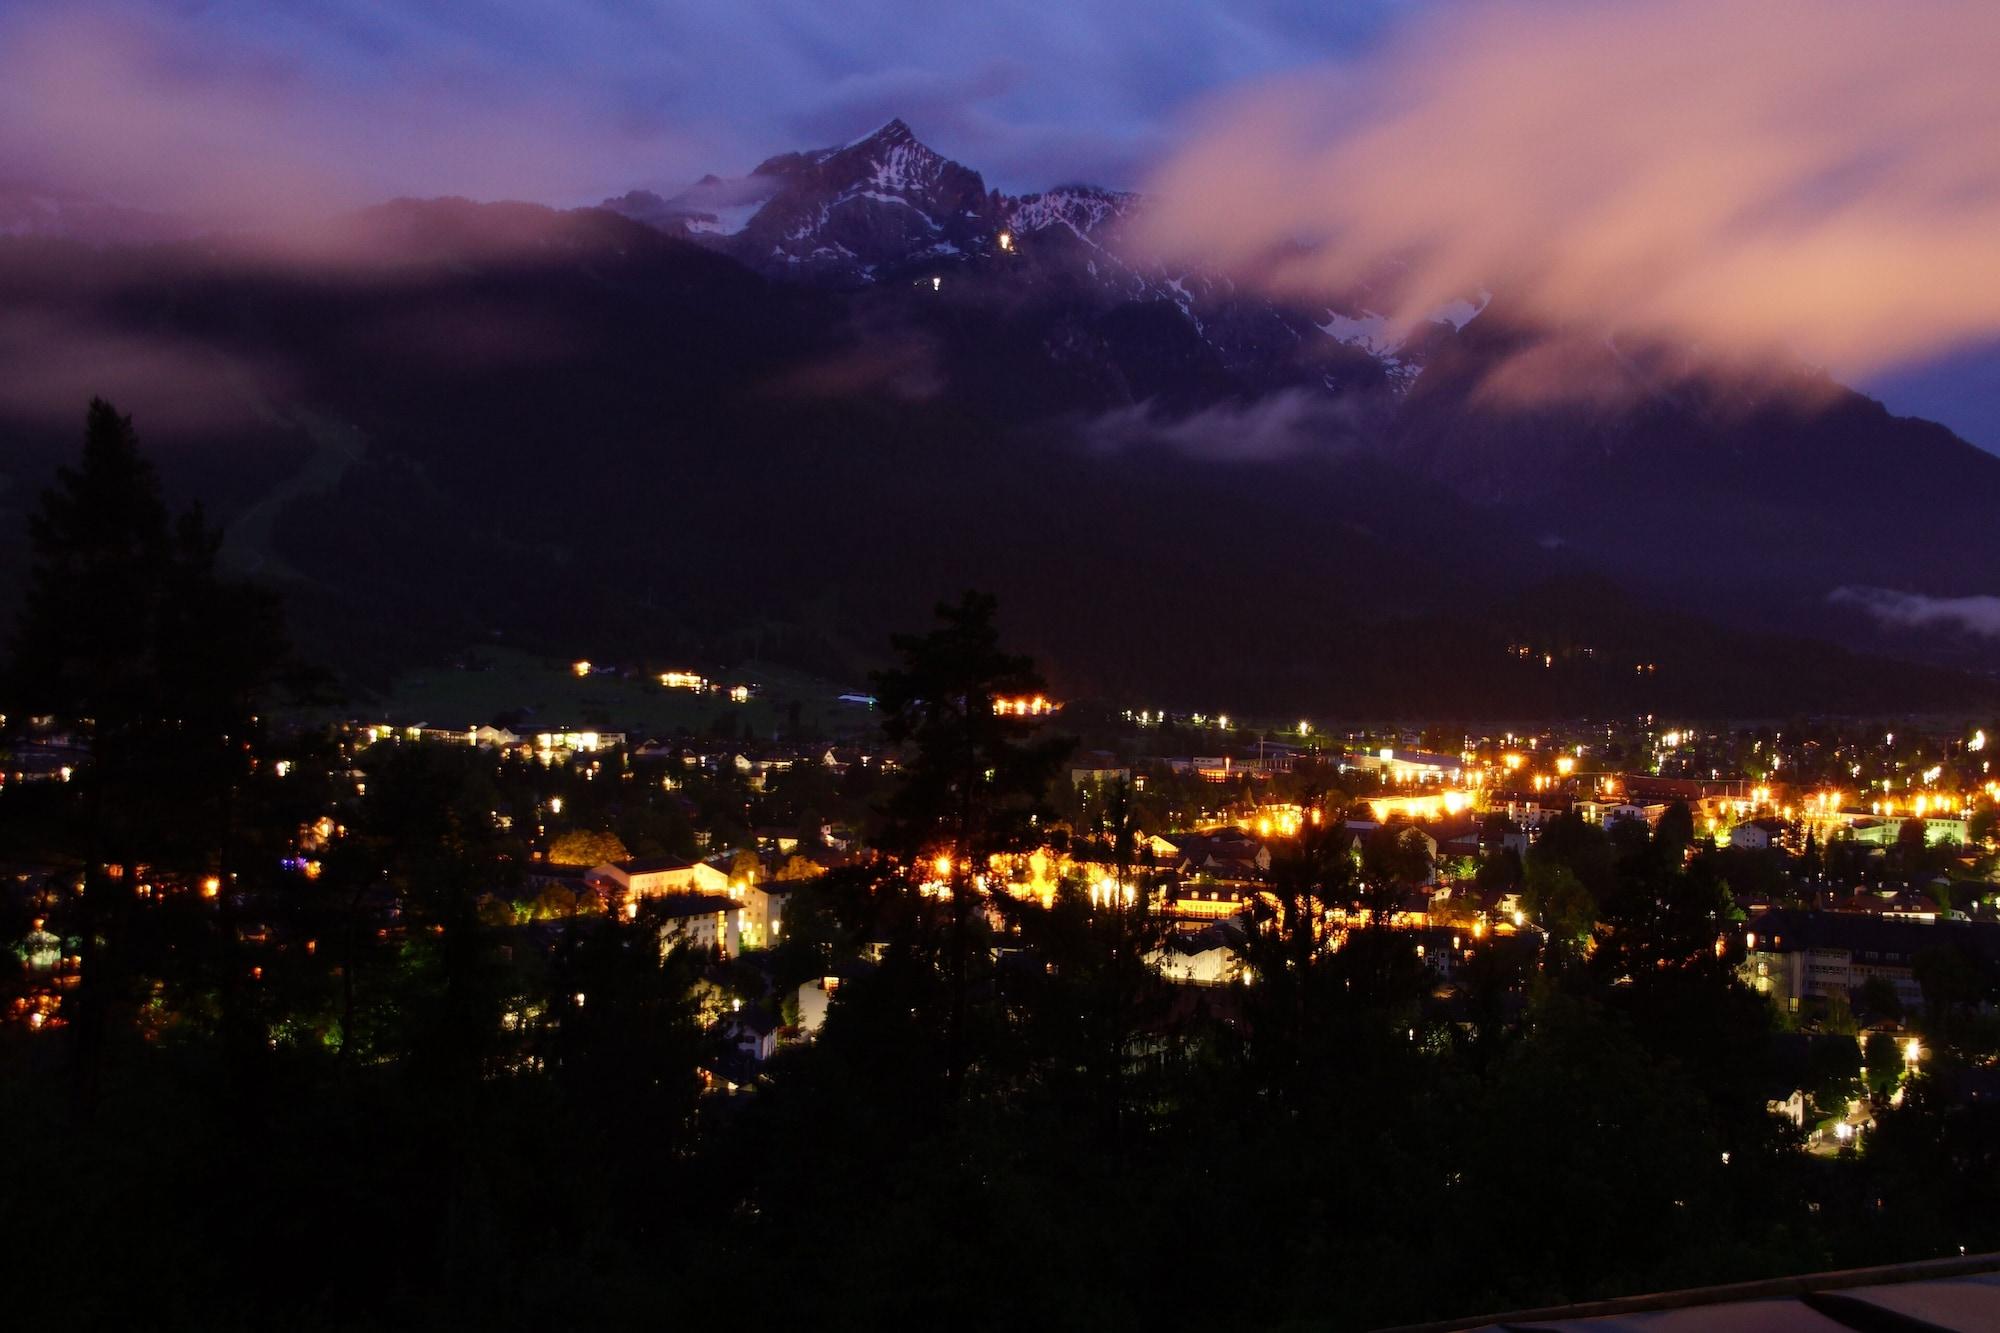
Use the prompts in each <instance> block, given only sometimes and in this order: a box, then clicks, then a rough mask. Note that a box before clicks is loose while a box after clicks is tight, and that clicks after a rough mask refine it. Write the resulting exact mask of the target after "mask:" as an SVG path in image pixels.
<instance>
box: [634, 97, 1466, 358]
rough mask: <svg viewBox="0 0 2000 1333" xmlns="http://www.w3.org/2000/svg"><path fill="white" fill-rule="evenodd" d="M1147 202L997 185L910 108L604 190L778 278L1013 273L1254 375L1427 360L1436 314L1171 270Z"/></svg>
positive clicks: (1050, 299)
mask: <svg viewBox="0 0 2000 1333" xmlns="http://www.w3.org/2000/svg"><path fill="white" fill-rule="evenodd" d="M1144 206H1145V202H1144V200H1143V199H1141V198H1140V197H1139V196H1138V195H1135V194H1132V193H1129V192H1126V191H1120V190H1107V189H1102V188H1100V187H1097V186H1093V185H1085V184H1069V185H1060V186H1057V187H1055V188H1053V189H1049V190H1044V191H1040V192H1038V193H1033V194H1025V195H1018V196H1008V195H1002V194H1000V193H998V192H989V191H988V190H987V188H986V184H985V182H984V181H983V180H982V179H981V178H980V175H979V173H978V172H976V171H974V170H972V169H971V168H969V167H966V166H962V165H960V164H959V163H957V162H954V161H952V160H951V159H950V158H948V157H945V156H944V155H943V154H941V153H939V152H937V151H935V150H934V149H932V148H930V147H929V146H927V145H926V144H924V143H923V142H922V141H921V140H919V139H918V138H917V136H916V134H915V132H914V131H912V130H911V128H910V127H909V125H908V124H906V123H905V122H903V121H902V120H900V119H897V120H891V121H889V122H888V123H887V124H885V125H883V126H881V127H880V128H879V129H877V130H875V131H874V132H873V133H871V134H866V135H863V136H862V137H861V138H859V139H855V140H852V141H850V142H848V143H844V144H840V145H838V146H835V147H832V148H819V149H811V150H807V151H804V152H792V153H780V154H778V155H777V156H775V157H771V158H767V159H766V160H765V161H763V162H761V163H759V164H758V165H757V167H756V168H755V169H754V170H753V171H751V173H750V174H749V175H748V176H744V177H739V178H737V179H735V180H721V179H718V178H716V177H714V176H708V177H704V178H703V179H702V180H700V181H698V182H696V183H695V184H694V185H692V186H690V187H688V188H687V189H686V190H684V191H682V192H681V193H679V194H677V195H675V196H673V197H672V198H670V199H662V198H661V197H660V196H658V195H655V194H649V193H646V192H643V191H634V192H633V193H631V194H628V195H626V196H624V197H623V198H620V199H614V200H606V201H605V207H607V208H609V209H612V210H613V211H615V212H619V213H623V214H625V215H626V216H627V217H630V218H633V219H635V220H637V221H640V222H645V223H648V224H650V225H653V226H656V227H659V228H661V229H663V230H667V231H671V232H674V233H675V234H677V235H680V236H684V237H686V238H688V239H690V240H693V241H696V242H698V243H700V244H702V245H707V246H710V247H713V248H715V249H719V250H722V251H724V252H725V253H727V254H729V255H731V256H732V257H734V258H736V259H737V260H739V261H741V262H742V263H744V264H746V265H748V266H749V267H750V268H753V269H755V270H757V271H758V272H760V273H763V274H764V275H766V276H767V277H772V278H778V279H781V280H789V281H807V282H813V283H818V284H825V285H829V286H836V287H867V286H871V285H875V284H879V283H884V282H888V281H893V280H897V279H907V278H910V277H912V276H915V277H932V278H941V277H942V275H943V273H944V272H945V271H948V270H950V269H952V268H969V269H971V270H975V271H978V272H980V273H981V274H983V276H984V279H985V280H987V281H989V282H990V281H992V280H993V279H995V278H997V277H998V276H999V275H1000V274H1001V273H1003V272H1004V273H1005V274H1006V275H1007V276H1006V278H1005V279H1004V281H1005V282H1006V283H1007V284H1008V285H1009V286H1010V287H1012V288H1014V289H1016V290H1017V292H1018V293H1019V294H1020V295H1022V296H1025V297H1026V298H1027V299H1028V300H1030V301H1031V302H1033V301H1041V302H1044V303H1054V304H1060V305H1066V306H1074V307H1076V308H1078V309H1083V308H1089V309H1093V310H1095V311H1097V312H1098V313H1100V314H1108V313H1109V312H1111V311H1113V310H1117V309H1121V308H1126V309H1129V308H1146V309H1149V310H1151V311H1153V312H1154V315H1153V316H1148V317H1149V318H1151V317H1154V316H1157V315H1158V314H1159V313H1161V312H1164V311H1171V312H1172V315H1173V317H1174V318H1176V319H1177V320H1178V321H1179V322H1180V323H1181V324H1182V325H1183V326H1184V328H1185V329H1186V330H1187V331H1189V332H1191V334H1192V336H1193V337H1194V338H1195V339H1196V340H1198V341H1199V342H1200V343H1202V344H1204V345H1205V346H1206V347H1207V348H1208V349H1210V353H1211V354H1212V355H1214V356H1215V357H1217V358H1218V359H1219V360H1220V361H1221V362H1222V364H1223V365H1225V366H1226V367H1227V368H1228V369H1229V370H1230V372H1231V373H1232V374H1236V375H1238V376H1239V377H1242V378H1244V379H1245V380H1246V382H1259V383H1261V382H1263V381H1264V380H1266V379H1269V378H1271V377H1272V376H1277V377H1278V378H1279V379H1287V378H1293V379H1295V378H1299V377H1304V378H1306V379H1308V380H1310V381H1311V382H1313V383H1318V384H1324V385H1325V387H1327V388H1329V389H1338V388H1340V387H1342V386H1344V385H1347V384H1350V383H1352V382H1354V381H1355V380H1356V378H1357V377H1359V378H1361V379H1363V380H1367V379H1375V380H1380V381H1385V382H1387V383H1389V384H1391V385H1392V386H1395V387H1398V388H1402V387H1407V385H1408V384H1409V383H1410V382H1411V381H1412V380H1413V379H1414V377H1415V375H1416V373H1417V372H1418V370H1419V369H1420V367H1421V365H1422V364H1423V362H1424V360H1425V359H1426V354H1427V351H1428V347H1429V345H1430V343H1431V342H1432V341H1433V338H1432V336H1431V334H1432V330H1433V326H1432V324H1430V323H1429V322H1426V323H1424V324H1422V325H1421V326H1420V331H1421V332H1422V334H1423V335H1424V336H1421V337H1419V336H1415V335H1414V334H1413V333H1412V332H1410V331H1408V330H1404V331H1401V332H1397V333H1394V334H1392V333H1391V332H1390V331H1389V330H1388V328H1387V325H1388V321H1387V320H1386V319H1385V318H1384V317H1382V316H1379V315H1373V314H1370V313H1369V312H1368V311H1367V310H1366V308H1365V307H1363V306H1361V305H1360V304H1358V302H1356V301H1355V300H1352V299H1349V300H1346V301H1345V302H1344V303H1343V308H1350V307H1351V308H1353V309H1354V310H1355V311H1357V313H1356V314H1354V315H1343V314H1340V313H1338V312H1337V311H1336V310H1334V309H1332V308H1324V309H1318V310H1315V309H1313V308H1311V307H1309V306H1300V307H1298V308H1293V307H1292V306H1289V305H1286V304H1284V303H1281V302H1275V301H1271V300H1268V299H1266V298H1264V297H1261V296H1257V295H1254V294H1251V293H1246V292H1243V291H1240V290H1238V288H1237V287H1236V285H1235V284H1234V283H1233V282H1231V281H1230V280H1229V279H1228V278H1227V277H1225V276H1224V275H1222V274H1220V273H1218V272H1212V271H1200V270H1194V271H1181V270H1173V271H1169V270H1168V269H1167V268H1165V267H1162V266H1161V265H1160V264H1159V263H1157V262H1156V261H1154V260H1152V259H1150V258H1147V257H1145V256H1143V255H1142V254H1140V253H1138V252H1135V251H1134V250H1132V249H1131V248H1130V247H1128V246H1127V244H1126V243H1125V237H1124V231H1125V223H1126V222H1127V220H1128V219H1130V218H1131V217H1132V216H1133V214H1134V213H1135V212H1136V211H1137V210H1139V209H1141V208H1143V207H1144ZM995 265H1004V268H995V267H994V266H995ZM1329 299H1330V300H1332V299H1338V298H1333V297H1331V296H1330V298H1329ZM1473 313H1476V308H1475V307H1473V306H1471V305H1470V304H1466V305H1465V308H1464V310H1463V311H1459V310H1457V309H1456V308H1454V310H1453V311H1452V312H1450V314H1447V315H1441V316H1439V317H1438V318H1439V319H1441V320H1443V321H1444V322H1447V323H1449V324H1451V325H1452V326H1453V327H1454V328H1455V327H1456V326H1457V325H1459V324H1462V323H1464V322H1465V320H1466V319H1467V318H1469V317H1470V315H1471V314H1473ZM1453 315H1456V316H1457V318H1453V317H1452V316H1453ZM1086 341H1087V340H1086Z"/></svg>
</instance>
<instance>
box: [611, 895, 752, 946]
mask: <svg viewBox="0 0 2000 1333" xmlns="http://www.w3.org/2000/svg"><path fill="white" fill-rule="evenodd" d="M635 906H636V900H635ZM646 910H647V911H649V912H650V913H652V914H654V915H655V916H657V918H658V920H659V922H660V947H661V948H662V949H663V950H664V949H670V948H673V947H675V946H676V945H684V946H686V947H687V948H690V949H693V950H694V951H695V952H696V953H706V954H721V955H722V956H723V957H725V958H733V957H735V956H736V954H738V953H739V952H741V951H742V947H743V908H742V907H741V905H739V904H738V903H737V902H736V901H735V900H734V899H731V898H727V897H724V896H723V895H722V894H719V893H670V894H666V895H664V896H662V897H659V898H657V899H655V900H654V901H653V902H652V903H650V904H649V905H648V907H647V909H646Z"/></svg>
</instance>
